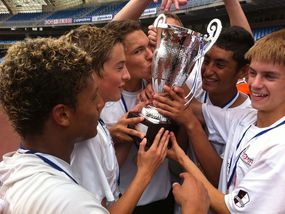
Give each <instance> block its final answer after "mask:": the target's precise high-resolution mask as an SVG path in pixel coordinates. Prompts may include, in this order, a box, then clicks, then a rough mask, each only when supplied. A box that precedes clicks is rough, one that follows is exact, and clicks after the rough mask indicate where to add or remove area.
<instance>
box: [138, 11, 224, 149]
mask: <svg viewBox="0 0 285 214" xmlns="http://www.w3.org/2000/svg"><path fill="white" fill-rule="evenodd" d="M154 25H155V26H156V27H157V43H156V49H155V52H154V56H153V60H152V87H153V90H154V91H155V92H156V93H163V86H164V85H165V84H166V85H168V86H170V87H174V86H178V87H180V86H182V85H183V84H184V83H185V81H186V80H187V78H188V76H189V74H190V73H191V72H196V73H195V74H194V75H195V76H197V75H198V72H199V71H200V70H201V66H202V58H203V56H204V55H205V53H206V52H207V51H208V50H209V49H210V48H211V47H212V45H213V44H214V43H215V41H216V40H217V38H218V36H219V34H220V32H221V29H222V25H221V22H220V20H218V19H213V20H212V21H211V22H210V23H209V25H208V28H207V34H206V35H202V34H201V33H198V32H195V31H193V30H190V29H187V28H183V27H179V26H175V25H169V24H167V23H166V17H165V15H163V14H161V15H159V16H158V17H157V19H156V20H155V22H154ZM194 66H195V69H193V68H194ZM195 79H196V78H195ZM195 85H196V80H195V81H194V84H193V85H192V88H191V90H190V93H189V95H187V97H186V98H187V99H188V102H190V100H191V99H192V98H193V96H194V94H195ZM140 116H143V117H144V118H145V120H144V121H143V122H142V123H140V124H138V126H137V127H136V129H138V130H140V131H142V132H144V133H145V134H146V137H147V140H148V144H149V145H150V144H151V143H152V141H153V139H154V137H155V135H156V133H157V132H158V130H159V129H160V128H161V127H164V128H165V129H168V130H171V131H174V132H175V131H176V130H177V125H175V123H173V122H172V121H171V119H169V118H167V117H164V116H163V115H161V114H160V113H159V112H158V111H157V110H156V108H155V107H154V106H151V105H148V106H146V107H144V108H143V109H142V111H141V113H140Z"/></svg>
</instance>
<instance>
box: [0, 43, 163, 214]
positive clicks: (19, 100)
mask: <svg viewBox="0 0 285 214" xmlns="http://www.w3.org/2000/svg"><path fill="white" fill-rule="evenodd" d="M98 82H99V80H98V75H97V73H96V72H95V71H94V67H93V64H92V59H91V57H90V56H89V55H88V54H87V53H86V52H85V51H83V50H82V49H80V48H78V47H76V46H75V45H74V44H72V43H69V42H65V41H63V40H61V39H60V40H55V39H48V38H46V39H44V38H42V39H33V40H32V39H31V40H27V41H25V42H21V43H17V44H15V45H13V46H12V47H11V48H10V49H9V50H8V53H7V55H6V57H5V58H4V61H3V64H1V67H0V100H1V103H2V105H3V108H4V110H5V111H6V113H7V114H8V117H9V119H10V121H11V122H12V124H13V126H14V128H15V130H16V131H17V132H18V133H19V134H20V135H21V137H22V142H21V145H20V148H19V150H18V151H16V152H13V153H8V154H6V155H5V156H4V158H3V161H2V162H1V163H0V181H1V182H0V196H1V200H0V205H1V206H2V208H3V207H4V208H3V209H4V211H3V210H2V211H3V212H4V213H31V214H33V213H35V214H36V213H37V214H39V213H45V214H46V213H108V211H107V210H106V209H105V208H104V207H102V206H101V204H100V201H98V200H97V199H96V197H95V196H94V195H93V194H92V193H90V192H88V191H87V190H86V189H84V188H83V187H81V186H80V185H78V183H79V182H78V179H77V178H76V176H75V175H74V174H73V172H72V170H71V167H70V165H69V162H70V155H71V152H72V151H73V148H74V144H75V143H77V142H82V141H84V140H86V139H90V138H92V137H94V136H95V135H96V134H97V128H96V127H97V125H98V119H99V114H100V111H101V109H102V108H103V106H104V100H103V99H102V97H101V96H100V93H99V83H98ZM167 142H168V135H167V132H165V133H164V134H163V130H161V131H160V134H159V135H157V138H156V140H155V141H154V143H155V146H154V147H153V148H152V149H150V150H148V151H147V152H145V150H144V147H145V145H146V140H143V141H142V143H141V144H140V149H139V155H138V159H137V164H138V171H137V174H136V177H135V179H134V180H133V182H132V184H131V185H130V187H131V188H130V189H129V190H127V191H126V193H125V194H124V195H123V196H122V198H121V199H120V203H117V204H116V206H115V205H114V206H112V208H113V210H111V213H131V212H132V209H133V207H134V206H135V204H136V202H137V201H138V199H139V198H140V195H141V194H142V192H143V190H144V189H145V187H146V186H147V185H148V183H149V181H150V180H151V177H152V175H153V174H154V172H155V171H156V169H157V168H158V167H159V165H160V163H161V162H163V160H164V157H165V155H166V147H167ZM3 204H4V206H3ZM121 204H124V206H122V205H121Z"/></svg>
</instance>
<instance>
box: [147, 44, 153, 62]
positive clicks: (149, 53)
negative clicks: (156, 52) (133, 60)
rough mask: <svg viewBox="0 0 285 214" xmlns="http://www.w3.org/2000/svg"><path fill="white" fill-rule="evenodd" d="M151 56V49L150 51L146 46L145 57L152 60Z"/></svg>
mask: <svg viewBox="0 0 285 214" xmlns="http://www.w3.org/2000/svg"><path fill="white" fill-rule="evenodd" d="M152 57H153V51H152V49H151V47H150V46H148V47H147V48H146V58H147V59H148V60H152Z"/></svg>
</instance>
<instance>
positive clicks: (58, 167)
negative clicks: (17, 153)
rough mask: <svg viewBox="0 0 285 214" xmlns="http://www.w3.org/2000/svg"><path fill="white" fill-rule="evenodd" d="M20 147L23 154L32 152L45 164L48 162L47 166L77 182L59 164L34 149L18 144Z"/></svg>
mask: <svg viewBox="0 0 285 214" xmlns="http://www.w3.org/2000/svg"><path fill="white" fill-rule="evenodd" d="M20 149H22V150H25V151H24V152H23V154H34V155H36V156H37V157H38V158H40V159H41V160H42V161H44V162H45V163H46V164H48V165H49V166H51V167H52V168H54V169H56V170H58V171H60V172H63V173H64V174H66V175H67V176H68V177H69V178H70V179H71V180H73V181H74V183H76V184H78V182H77V181H76V180H75V179H74V178H73V177H72V176H71V175H69V174H68V173H67V172H66V171H64V170H63V169H62V168H61V167H60V166H58V165H57V164H55V163H54V162H52V161H51V160H49V159H48V158H46V157H44V156H43V155H40V154H38V153H37V152H36V151H33V150H28V149H25V148H24V146H23V145H20Z"/></svg>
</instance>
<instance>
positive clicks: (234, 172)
mask: <svg viewBox="0 0 285 214" xmlns="http://www.w3.org/2000/svg"><path fill="white" fill-rule="evenodd" d="M284 124H285V120H284V121H282V122H281V123H279V124H277V125H276V126H274V127H271V128H268V129H265V130H263V131H261V132H259V133H257V134H256V135H255V136H253V137H252V138H251V139H250V140H249V141H251V140H253V139H254V138H256V137H259V136H261V135H263V134H265V133H267V132H269V131H271V130H272V129H275V128H277V127H279V126H282V125H284ZM250 127H251V125H250V126H249V127H248V128H247V129H246V130H245V132H244V133H243V135H242V137H241V139H240V140H239V142H238V144H237V146H236V150H235V151H237V150H238V148H239V146H240V143H241V141H242V140H243V138H244V136H245V134H246V132H247V131H248V130H249V128H250ZM249 141H248V142H249ZM243 151H244V150H242V151H241V152H240V153H239V155H238V156H237V159H236V162H235V165H234V167H233V170H232V171H231V173H230V176H229V178H228V181H227V189H229V187H230V185H231V183H232V181H233V178H234V176H235V174H236V168H237V162H238V160H239V157H240V155H241V153H242V152H243ZM233 155H234V154H233ZM233 155H232V157H231V160H230V166H229V169H231V165H232V161H233Z"/></svg>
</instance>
